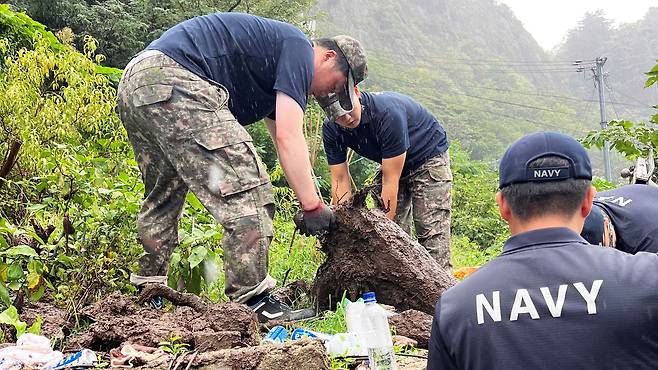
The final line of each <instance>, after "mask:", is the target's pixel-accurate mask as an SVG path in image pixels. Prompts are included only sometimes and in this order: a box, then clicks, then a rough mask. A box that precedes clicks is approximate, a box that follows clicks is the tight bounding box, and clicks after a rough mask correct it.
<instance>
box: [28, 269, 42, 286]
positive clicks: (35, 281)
mask: <svg viewBox="0 0 658 370" xmlns="http://www.w3.org/2000/svg"><path fill="white" fill-rule="evenodd" d="M40 283H41V275H39V274H37V273H34V272H30V273H29V274H27V288H28V289H30V290H34V289H35V288H36V287H37V286H39V284H40Z"/></svg>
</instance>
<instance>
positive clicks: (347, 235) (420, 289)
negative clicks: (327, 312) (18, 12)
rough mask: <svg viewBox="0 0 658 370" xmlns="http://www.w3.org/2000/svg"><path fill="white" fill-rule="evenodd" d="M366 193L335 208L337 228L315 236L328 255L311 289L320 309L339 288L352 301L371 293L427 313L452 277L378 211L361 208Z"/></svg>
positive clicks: (330, 306) (333, 302)
mask: <svg viewBox="0 0 658 370" xmlns="http://www.w3.org/2000/svg"><path fill="white" fill-rule="evenodd" d="M364 200H365V195H364V194H363V193H361V194H355V196H354V197H353V199H352V202H351V203H349V204H345V205H341V206H339V207H337V209H336V210H335V215H336V227H335V228H334V229H333V230H331V231H330V232H329V233H327V234H326V235H324V236H322V237H321V238H320V243H321V245H322V250H323V251H324V252H325V253H326V254H327V259H326V260H325V262H324V263H323V264H322V265H321V266H320V268H319V269H318V272H317V274H316V277H315V281H314V284H313V289H312V292H313V294H314V295H315V296H316V297H317V300H318V305H319V306H320V308H322V309H333V308H334V307H335V305H336V302H337V301H338V300H340V298H341V297H342V295H343V292H347V295H348V297H349V298H350V299H352V300H354V299H355V298H356V297H357V296H358V295H359V294H361V293H364V292H367V291H374V292H376V293H377V301H378V302H380V303H385V304H388V305H392V306H395V307H396V308H397V309H398V310H408V309H415V310H419V311H422V312H425V313H428V314H433V313H434V306H435V304H436V301H437V299H438V298H439V297H440V296H441V294H442V293H443V292H444V291H445V290H446V289H448V288H450V287H451V286H453V285H454V284H456V283H457V280H456V279H455V278H454V277H453V276H452V275H451V274H450V273H448V272H447V271H445V270H444V269H443V268H441V266H439V264H438V263H437V262H436V261H435V260H434V259H433V258H432V257H431V256H430V255H429V253H428V252H427V250H425V248H423V247H422V246H421V245H420V244H418V242H416V241H414V240H413V239H412V238H411V237H410V236H409V235H407V234H406V233H405V232H404V231H403V230H402V229H401V228H400V227H399V226H398V225H396V224H395V223H394V222H392V221H390V220H389V219H388V218H386V215H385V214H384V213H383V212H382V211H381V210H378V209H374V210H370V209H367V208H366V207H365V206H364Z"/></svg>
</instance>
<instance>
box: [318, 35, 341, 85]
mask: <svg viewBox="0 0 658 370" xmlns="http://www.w3.org/2000/svg"><path fill="white" fill-rule="evenodd" d="M313 44H315V45H317V46H321V47H323V48H325V49H329V50H333V51H335V52H336V69H337V70H339V71H340V72H341V73H342V74H343V75H345V76H347V71H348V70H349V68H350V65H349V63H347V59H345V54H343V51H342V50H340V48H339V47H338V44H336V41H334V40H332V39H330V38H320V39H314V40H313Z"/></svg>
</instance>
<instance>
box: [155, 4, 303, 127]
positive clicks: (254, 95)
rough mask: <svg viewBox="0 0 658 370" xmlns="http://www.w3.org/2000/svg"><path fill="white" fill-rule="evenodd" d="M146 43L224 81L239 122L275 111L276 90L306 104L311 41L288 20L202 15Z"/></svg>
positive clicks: (220, 14)
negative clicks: (287, 21)
mask: <svg viewBox="0 0 658 370" xmlns="http://www.w3.org/2000/svg"><path fill="white" fill-rule="evenodd" d="M147 49H155V50H159V51H161V52H162V53H164V54H166V55H167V56H169V57H170V58H172V59H174V60H175V61H176V62H178V63H180V64H181V65H182V66H184V67H185V68H187V69H189V70H190V71H192V72H193V73H195V74H197V75H199V76H200V77H202V78H204V79H207V80H211V81H214V82H217V83H219V84H221V85H223V86H224V87H226V89H227V90H228V92H229V109H230V110H231V113H233V115H234V116H235V118H236V119H237V120H238V122H240V124H242V125H248V124H251V123H254V122H256V121H258V120H260V119H262V118H263V117H265V116H270V117H273V112H274V111H275V105H276V92H277V91H281V92H283V93H285V94H286V95H288V96H290V97H291V98H293V99H294V100H295V101H296V102H297V103H298V104H299V106H300V107H301V108H302V110H304V109H306V102H307V99H308V94H309V89H310V86H311V80H312V79H313V45H312V43H311V41H310V40H309V39H308V37H307V36H306V35H304V33H303V32H302V31H300V30H299V29H298V28H296V27H294V26H292V25H290V24H287V23H283V22H279V21H275V20H271V19H266V18H261V17H257V16H253V15H249V14H242V13H216V14H210V15H204V16H201V17H196V18H192V19H190V20H187V21H185V22H182V23H180V24H178V25H176V26H174V27H172V28H170V29H169V30H167V31H166V32H165V33H164V34H162V36H160V38H159V39H157V40H155V41H153V42H152V43H151V44H150V45H149V46H148V47H147Z"/></svg>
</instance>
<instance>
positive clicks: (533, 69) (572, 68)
mask: <svg viewBox="0 0 658 370" xmlns="http://www.w3.org/2000/svg"><path fill="white" fill-rule="evenodd" d="M387 64H389V65H391V64H393V65H398V66H403V67H407V68H426V67H425V66H420V65H418V64H417V63H414V64H410V63H401V62H399V61H391V60H389V61H387ZM442 64H444V63H443V62H441V65H439V66H438V67H440V68H441V69H443V70H447V71H458V72H459V71H461V72H473V70H472V69H463V68H451V67H446V66H444V65H442ZM455 64H458V65H461V66H465V67H484V66H486V67H496V68H498V69H491V68H487V69H486V70H483V71H484V72H487V73H490V72H492V73H512V72H515V73H521V72H523V73H565V72H571V73H580V72H584V71H585V70H588V69H590V68H592V67H593V66H594V65H593V64H575V62H574V63H570V64H569V65H541V64H538V65H518V64H517V65H515V64H510V65H504V64H492V63H463V62H460V63H455ZM435 67H437V66H435ZM501 68H509V69H501Z"/></svg>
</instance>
